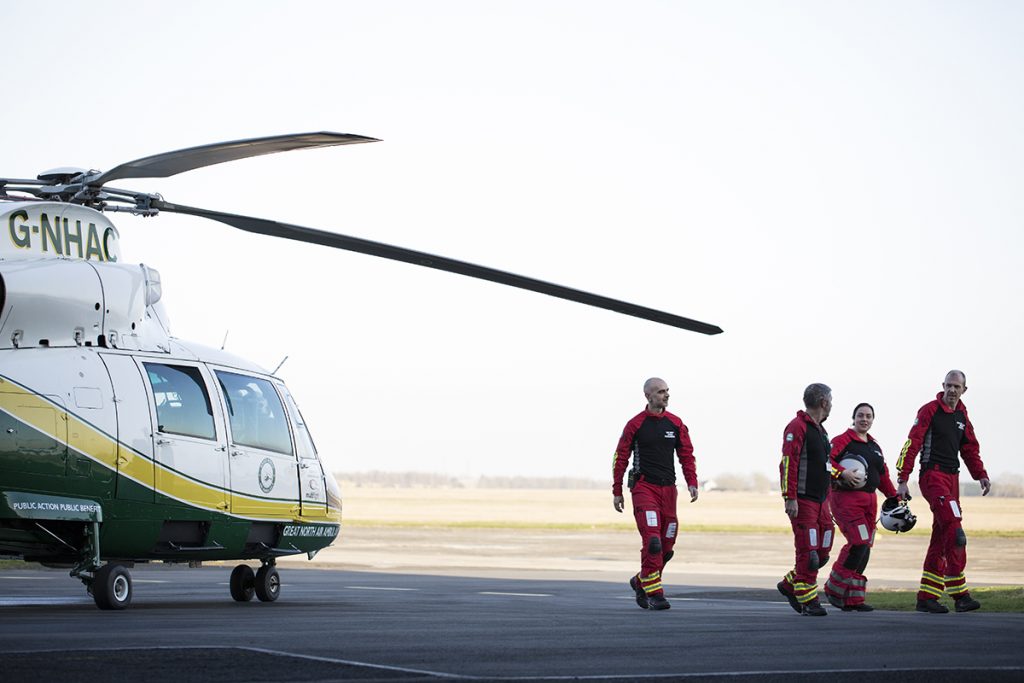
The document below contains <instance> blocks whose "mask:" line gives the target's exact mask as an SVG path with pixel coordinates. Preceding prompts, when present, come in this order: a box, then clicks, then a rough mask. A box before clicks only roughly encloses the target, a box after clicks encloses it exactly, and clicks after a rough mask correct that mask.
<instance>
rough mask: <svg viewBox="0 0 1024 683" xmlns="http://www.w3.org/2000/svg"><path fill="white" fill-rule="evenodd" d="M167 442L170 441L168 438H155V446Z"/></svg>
mask: <svg viewBox="0 0 1024 683" xmlns="http://www.w3.org/2000/svg"><path fill="white" fill-rule="evenodd" d="M169 443H170V441H169V440H168V439H157V440H156V445H157V446H166V445H167V444H169Z"/></svg>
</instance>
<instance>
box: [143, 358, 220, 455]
mask: <svg viewBox="0 0 1024 683" xmlns="http://www.w3.org/2000/svg"><path fill="white" fill-rule="evenodd" d="M143 365H144V366H145V367H146V375H147V376H148V377H149V384H150V386H151V387H153V398H154V399H155V401H156V419H157V422H158V424H159V430H160V431H161V432H166V433H168V434H181V435H183V436H195V437H198V438H200V439H213V438H214V437H215V436H216V435H217V431H216V429H215V428H214V424H213V408H212V404H211V403H210V395H209V394H208V393H206V384H205V383H204V382H203V376H202V375H201V374H200V372H199V368H194V367H188V366H185V365H164V364H162V363H143Z"/></svg>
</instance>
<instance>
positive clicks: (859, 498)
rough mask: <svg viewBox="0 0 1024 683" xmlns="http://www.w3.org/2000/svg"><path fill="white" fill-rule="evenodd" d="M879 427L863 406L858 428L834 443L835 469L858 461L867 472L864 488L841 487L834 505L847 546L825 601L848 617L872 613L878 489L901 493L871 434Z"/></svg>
mask: <svg viewBox="0 0 1024 683" xmlns="http://www.w3.org/2000/svg"><path fill="white" fill-rule="evenodd" d="M874 421H875V409H874V408H873V407H872V406H871V404H870V403H858V404H857V407H856V408H854V409H853V427H852V428H851V429H847V430H846V431H845V432H843V433H842V434H840V435H839V436H837V437H836V438H834V439H832V453H831V459H832V468H833V469H835V470H838V471H840V472H841V471H842V470H843V469H844V468H843V467H842V465H841V463H843V462H844V461H847V462H848V461H850V460H854V461H857V462H859V463H861V464H862V465H863V467H864V473H865V482H864V485H863V486H862V487H860V488H848V487H846V486H844V485H839V486H838V487H836V488H835V489H833V491H832V495H831V498H830V505H831V507H832V516H833V517H834V518H835V521H836V524H837V525H838V526H839V530H840V531H842V532H843V536H845V537H846V545H844V546H843V548H842V550H840V551H839V557H837V558H836V561H835V562H834V563H833V564H832V573H831V574H830V575H829V577H828V581H826V582H825V596H826V597H827V598H828V601H829V602H830V603H832V605H833V606H834V607H838V608H840V609H842V610H843V611H844V612H870V611H871V610H872V609H874V608H873V607H871V605H869V604H867V603H866V602H864V598H865V596H866V594H867V583H868V580H867V577H865V576H864V569H865V568H866V567H867V566H868V557H870V555H871V548H872V546H873V545H874V544H875V520H876V519H877V513H878V496H877V495H876V493H875V490H876V489H881V490H882V493H884V494H885V495H886V497H889V496H895V495H896V487H895V486H894V485H893V483H892V479H890V478H889V468H888V467H887V466H886V464H885V457H884V456H883V455H882V449H881V448H880V447H879V445H878V442H877V441H875V438H874V437H873V436H871V434H869V433H868V431H869V430H870V429H871V425H872V424H874Z"/></svg>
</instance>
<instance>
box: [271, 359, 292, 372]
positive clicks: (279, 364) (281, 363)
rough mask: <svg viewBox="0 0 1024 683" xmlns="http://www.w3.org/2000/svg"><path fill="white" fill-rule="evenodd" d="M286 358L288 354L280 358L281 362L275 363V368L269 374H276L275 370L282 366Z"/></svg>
mask: <svg viewBox="0 0 1024 683" xmlns="http://www.w3.org/2000/svg"><path fill="white" fill-rule="evenodd" d="M286 360H288V356H285V357H284V358H282V359H281V362H280V363H278V364H277V367H276V368H274V371H273V372H272V373H270V374H271V375H276V374H277V371H278V370H280V369H281V366H282V365H284V362H285V361H286Z"/></svg>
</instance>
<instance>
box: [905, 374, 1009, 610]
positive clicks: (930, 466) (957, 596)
mask: <svg viewBox="0 0 1024 683" xmlns="http://www.w3.org/2000/svg"><path fill="white" fill-rule="evenodd" d="M966 391H967V376H966V375H965V374H964V373H963V372H962V371H960V370H950V371H949V372H948V373H946V378H945V380H944V381H943V383H942V391H941V392H939V393H938V394H937V395H936V396H935V400H934V401H931V402H929V403H926V404H925V405H923V406H922V407H921V409H920V410H918V411H917V419H916V420H914V426H913V427H911V429H910V435H909V436H908V437H907V442H906V443H905V444H904V445H903V451H902V452H901V453H900V457H899V460H898V461H897V462H896V469H897V470H898V472H899V474H898V476H897V481H898V483H899V486H898V487H897V491H898V495H899V496H900V497H903V498H905V497H906V496H907V493H908V487H907V479H908V478H909V476H910V473H911V472H912V471H913V469H914V458H915V457H917V456H918V454H920V458H921V459H920V464H921V474H920V478H919V479H918V483H919V485H920V487H921V495H923V496H924V498H925V500H927V501H928V505H929V506H930V507H931V510H932V537H931V542H930V543H929V544H928V552H927V554H926V555H925V558H924V571H923V572H922V574H921V585H920V587H919V589H918V592H917V611H918V612H931V613H935V614H943V613H946V612H948V611H949V609H948V608H947V607H946V606H945V605H943V604H941V603H940V602H939V601H938V598H940V597H942V593H943V591H945V592H946V593H947V594H949V596H950V597H951V598H953V601H954V607H955V609H956V611H957V612H969V611H971V610H975V609H978V608H979V607H981V604H980V603H979V602H978V601H977V600H975V599H973V598H972V597H971V594H970V591H969V590H968V588H967V579H966V578H965V577H964V568H965V567H966V566H967V550H966V547H967V535H966V534H965V533H964V529H963V526H962V514H961V509H960V478H959V473H960V458H963V461H964V463H965V464H966V465H967V470H968V471H969V472H970V473H971V477H973V478H974V479H975V480H977V481H978V482H979V483H980V484H981V495H983V496H985V495H988V492H989V491H990V490H991V488H992V485H991V482H989V479H988V473H986V472H985V465H984V464H983V463H982V461H981V456H980V454H979V450H980V447H979V445H978V439H977V437H975V435H974V425H972V424H971V420H970V418H969V417H968V416H967V406H965V405H964V403H963V401H961V400H960V397H961V396H962V395H963V394H964V393H966Z"/></svg>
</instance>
